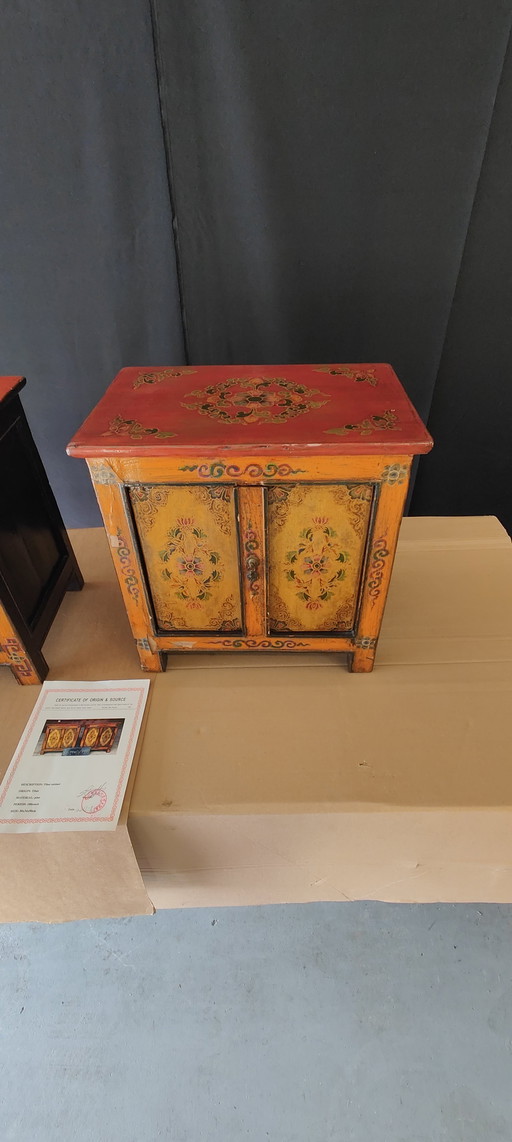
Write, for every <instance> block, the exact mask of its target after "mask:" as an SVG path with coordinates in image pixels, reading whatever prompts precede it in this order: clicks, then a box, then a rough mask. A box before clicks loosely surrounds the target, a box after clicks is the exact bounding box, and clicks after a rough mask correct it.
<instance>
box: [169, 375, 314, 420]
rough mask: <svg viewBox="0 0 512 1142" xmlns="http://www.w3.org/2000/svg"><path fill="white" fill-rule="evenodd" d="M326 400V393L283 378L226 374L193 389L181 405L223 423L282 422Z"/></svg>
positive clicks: (302, 413) (300, 414) (308, 410)
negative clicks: (217, 379)
mask: <svg viewBox="0 0 512 1142" xmlns="http://www.w3.org/2000/svg"><path fill="white" fill-rule="evenodd" d="M328 400H330V397H329V396H328V394H327V393H322V392H320V390H319V389H310V388H308V387H307V386H306V385H304V384H299V383H296V382H295V381H288V380H286V378H285V377H230V378H229V379H227V380H225V381H219V382H218V384H216V385H207V387H206V388H204V389H194V390H193V392H190V393H187V394H186V397H185V400H184V401H182V404H183V406H184V408H188V409H192V410H194V411H195V412H199V413H201V414H202V415H203V416H209V417H211V418H212V419H213V420H218V421H221V423H224V424H241V423H245V424H263V423H267V424H282V423H283V422H284V421H287V420H291V419H292V418H293V417H296V416H303V415H304V413H306V412H310V410H311V409H314V408H322V406H323V405H325V404H327V402H328Z"/></svg>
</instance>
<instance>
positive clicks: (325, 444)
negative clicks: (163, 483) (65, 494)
mask: <svg viewBox="0 0 512 1142" xmlns="http://www.w3.org/2000/svg"><path fill="white" fill-rule="evenodd" d="M431 447H432V439H431V437H430V436H429V434H428V432H427V430H426V428H425V426H424V425H423V423H422V421H421V420H420V418H419V416H418V414H417V412H416V410H415V409H414V408H413V405H412V404H411V402H410V400H409V398H408V396H407V395H406V393H405V392H404V389H403V388H402V386H401V384H400V381H399V380H398V377H397V376H396V375H395V373H394V372H393V369H392V368H391V366H390V365H371V364H370V365H197V366H195V367H192V366H190V367H188V366H176V367H172V366H161V367H158V368H147V369H144V368H141V367H139V368H133V369H132V368H130V369H122V370H121V372H120V373H118V375H117V377H116V378H115V380H114V381H113V382H112V384H111V385H110V388H108V389H107V392H106V393H105V396H104V397H102V399H101V400H100V402H99V404H97V405H96V408H95V409H94V410H93V411H92V412H91V414H90V416H88V418H87V420H86V421H85V422H84V424H83V425H82V427H81V428H80V429H79V430H78V432H77V433H76V435H75V436H74V437H73V440H72V441H71V443H70V444H69V445H68V453H69V455H70V456H115V455H119V456H122V455H125V456H126V455H137V456H140V455H144V456H157V455H169V454H173V453H176V454H177V453H181V452H183V451H190V452H192V451H193V452H195V453H200V454H201V455H204V456H206V457H209V456H216V455H218V454H219V452H223V453H225V452H227V451H229V450H230V449H232V450H235V451H238V452H249V453H254V454H257V453H268V450H269V448H272V449H273V450H274V451H277V450H280V451H283V452H287V451H289V450H290V451H295V452H305V451H309V450H310V449H315V450H317V451H318V452H320V453H329V454H336V453H341V454H345V453H363V454H364V453H366V454H368V453H371V452H375V453H395V454H396V455H400V454H403V455H407V454H410V453H417V452H428V451H429V450H430V448H431Z"/></svg>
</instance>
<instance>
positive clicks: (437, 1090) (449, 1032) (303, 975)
mask: <svg viewBox="0 0 512 1142" xmlns="http://www.w3.org/2000/svg"><path fill="white" fill-rule="evenodd" d="M0 939H1V953H2V954H1V960H0V991H1V1010H0V1024H1V1030H2V1035H1V1044H2V1046H1V1052H2V1058H1V1061H0V1093H1V1100H0V1105H1V1110H0V1116H1V1120H0V1137H1V1139H2V1142H60V1140H62V1142H85V1140H87V1142H117V1140H119V1142H146V1140H147V1142H156V1140H157V1139H171V1140H172V1142H202V1140H203V1139H204V1140H208V1142H232V1140H233V1142H235V1140H236V1142H238V1140H240V1139H250V1140H253V1142H265V1140H266V1139H271V1140H272V1142H328V1140H329V1139H336V1140H337V1142H351V1140H357V1142H445V1140H447V1142H448V1140H449V1142H494V1140H498V1139H500V1140H502V1139H507V1140H511V1139H512V951H511V949H512V907H510V906H503V905H489V904H486V905H481V906H477V905H471V906H469V905H459V904H457V905H453V904H440V905H388V904H377V903H354V904H341V905H340V904H310V905H288V906H280V905H279V906H276V905H273V906H269V907H264V908H230V909H216V910H214V911H212V910H208V909H201V910H198V911H195V910H194V911H183V912H174V911H173V912H160V913H158V914H157V915H156V916H154V917H151V918H136V919H131V920H126V921H105V922H94V923H85V922H82V923H75V924H68V925H61V926H55V927H39V926H37V925H32V924H27V925H12V926H11V925H6V926H4V927H3V928H2V929H0Z"/></svg>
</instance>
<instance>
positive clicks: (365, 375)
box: [315, 365, 377, 388]
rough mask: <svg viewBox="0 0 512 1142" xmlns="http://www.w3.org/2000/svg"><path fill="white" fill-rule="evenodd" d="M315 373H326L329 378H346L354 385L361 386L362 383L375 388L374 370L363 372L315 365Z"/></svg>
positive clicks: (342, 367)
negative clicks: (353, 382) (354, 383)
mask: <svg viewBox="0 0 512 1142" xmlns="http://www.w3.org/2000/svg"><path fill="white" fill-rule="evenodd" d="M315 373H328V374H329V376H330V377H348V378H349V380H351V381H355V382H356V384H361V383H363V382H364V381H366V383H367V384H368V385H372V386H373V388H375V385H376V384H377V377H376V376H375V369H367V370H366V372H363V370H362V369H348V368H347V367H346V365H317V366H316V367H315Z"/></svg>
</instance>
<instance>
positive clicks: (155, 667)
mask: <svg viewBox="0 0 512 1142" xmlns="http://www.w3.org/2000/svg"><path fill="white" fill-rule="evenodd" d="M135 641H136V646H137V652H138V655H139V661H140V666H141V670H145V671H146V672H147V673H149V674H162V673H163V672H164V670H165V668H166V666H167V655H166V654H160V653H159V652H158V651H153V650H151V647H150V645H149V642H148V640H147V638H138V639H136V640H135Z"/></svg>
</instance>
